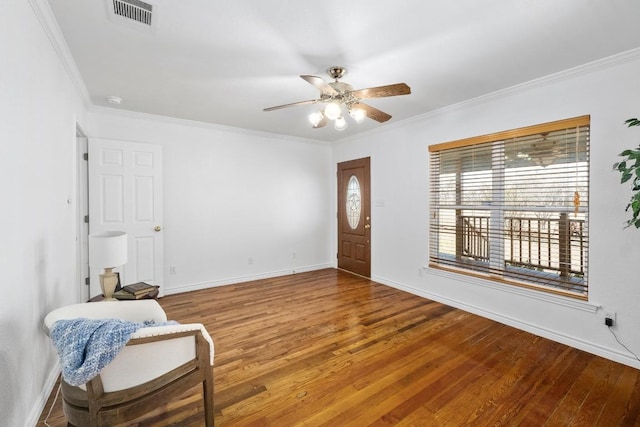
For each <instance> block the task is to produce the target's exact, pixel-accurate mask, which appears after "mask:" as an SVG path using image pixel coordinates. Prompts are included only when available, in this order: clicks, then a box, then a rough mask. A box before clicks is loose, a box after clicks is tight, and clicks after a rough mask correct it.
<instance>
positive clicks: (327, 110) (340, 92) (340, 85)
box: [264, 66, 411, 130]
mask: <svg viewBox="0 0 640 427" xmlns="http://www.w3.org/2000/svg"><path fill="white" fill-rule="evenodd" d="M346 72H347V70H346V68H344V67H339V66H335V67H330V68H329V69H328V70H327V73H328V74H329V76H330V77H331V78H332V79H334V81H332V82H328V83H327V82H326V81H325V80H324V79H322V78H321V77H318V76H310V75H301V76H300V77H301V78H302V79H303V80H305V81H306V82H308V83H310V84H311V85H313V86H314V87H315V88H316V89H318V90H319V91H320V97H319V98H316V99H310V100H308V101H299V102H294V103H291V104H284V105H277V106H275V107H269V108H265V109H264V111H273V110H279V109H281V108H288V107H295V106H298V105H307V104H315V103H318V102H323V103H326V104H327V105H326V107H324V109H323V110H322V111H318V112H315V113H312V114H310V115H309V121H310V122H311V124H312V125H313V127H314V128H321V127H323V126H326V124H327V123H328V122H329V120H335V128H336V129H337V130H344V129H346V127H347V122H346V120H345V119H344V117H343V116H342V107H343V106H344V107H345V108H346V110H347V112H348V113H349V115H350V116H351V117H352V118H353V119H354V120H355V121H356V122H357V123H361V122H362V121H363V120H364V118H365V117H368V118H370V119H372V120H375V121H377V122H380V123H383V122H386V121H387V120H389V119H390V118H391V116H390V115H389V114H387V113H385V112H384V111H380V110H378V109H377V108H374V107H372V106H370V105H368V104H365V103H363V102H360V100H362V99H371V98H385V97H388V96H397V95H409V94H410V93H411V88H410V87H409V86H407V84H406V83H396V84H392V85H386V86H376V87H371V88H368V89H358V90H353V87H351V85H350V84H348V83H344V82H341V81H339V80H340V78H342V76H344V75H345V74H346Z"/></svg>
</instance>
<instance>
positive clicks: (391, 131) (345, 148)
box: [334, 51, 640, 367]
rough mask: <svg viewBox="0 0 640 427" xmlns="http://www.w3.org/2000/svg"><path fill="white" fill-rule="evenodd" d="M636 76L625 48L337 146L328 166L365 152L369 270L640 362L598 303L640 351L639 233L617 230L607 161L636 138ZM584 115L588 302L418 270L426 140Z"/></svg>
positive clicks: (638, 67)
mask: <svg viewBox="0 0 640 427" xmlns="http://www.w3.org/2000/svg"><path fill="white" fill-rule="evenodd" d="M639 74H640V51H636V52H628V53H627V54H624V55H620V56H618V57H615V58H609V59H607V60H603V61H600V62H598V63H594V64H590V65H588V66H585V67H581V68H578V69H574V70H571V71H568V72H565V73H561V74H558V75H555V76H551V77H549V78H546V79H541V80H538V81H536V82H531V83H529V84H526V85H522V86H520V87H518V88H512V89H511V90H508V91H503V92H501V93H497V94H492V95H490V96H486V97H483V98H480V99H476V100H472V101H469V102H466V103H463V104H460V105H457V106H454V107H451V108H448V109H444V110H441V111H438V112H435V113H432V114H429V115H426V116H423V117H421V118H418V119H415V120H411V121H407V122H404V123H396V124H395V125H394V127H389V128H387V129H388V130H385V131H381V132H377V133H371V134H368V135H364V136H360V137H358V138H354V139H352V140H349V141H344V142H342V143H341V144H339V145H337V146H335V148H334V163H337V162H341V161H345V160H349V159H353V158H358V157H365V156H371V161H372V166H371V173H372V185H371V187H372V196H371V198H372V201H373V208H372V209H373V214H372V219H371V221H372V229H371V230H372V276H373V278H374V279H375V280H378V281H380V282H382V283H386V284H389V285H392V286H396V287H399V288H402V289H405V290H408V291H410V292H414V293H416V294H419V295H423V296H426V297H429V298H432V299H434V300H439V301H442V302H445V303H447V304H451V305H454V306H457V307H460V308H463V309H465V310H468V311H471V312H475V313H478V314H481V315H484V316H487V317H489V318H493V319H495V320H498V321H501V322H504V323H507V324H510V325H513V326H517V327H519V328H522V329H524V330H528V331H531V332H534V333H536V334H539V335H542V336H546V337H549V338H551V339H554V340H557V341H560V342H564V343H567V344H570V345H573V346H575V347H578V348H581V349H585V350H587V351H590V352H593V353H596V354H599V355H602V356H605V357H608V358H611V359H613V360H617V361H620V362H623V363H626V364H629V365H632V366H636V367H640V363H638V361H637V360H635V358H633V357H632V356H631V355H629V353H627V352H625V351H624V349H623V348H622V347H621V346H620V345H619V344H617V343H616V342H615V340H614V337H613V336H612V335H611V334H610V333H609V331H608V330H607V328H606V327H605V326H604V320H603V314H602V311H603V309H602V308H598V307H600V306H601V307H604V308H605V309H606V310H607V311H614V312H617V327H615V328H614V331H615V332H616V333H617V334H618V336H619V337H620V339H621V341H622V342H623V343H625V344H626V345H627V346H628V347H629V348H631V349H632V350H633V351H634V352H635V353H636V354H640V335H639V334H638V333H637V331H638V327H639V326H640V310H638V301H639V300H640V299H639V298H640V280H638V277H637V274H636V273H635V270H636V265H637V262H638V260H639V259H640V230H636V229H623V225H624V222H625V220H626V219H627V214H626V213H625V212H624V208H625V206H626V204H627V202H628V199H629V197H630V195H631V193H630V191H629V187H625V186H622V185H620V184H619V174H617V173H616V172H613V171H612V168H611V166H612V164H613V163H614V162H616V161H617V154H618V153H620V152H621V151H622V150H623V149H625V148H632V147H637V146H638V142H640V130H639V129H637V128H632V129H627V128H626V127H625V126H624V125H623V122H624V120H625V119H627V118H630V117H638V115H640V103H638V99H640V84H638V79H637V76H638V75H639ZM585 114H590V115H591V174H590V186H591V188H590V229H589V233H590V250H589V276H590V277H589V302H588V303H580V302H575V301H573V300H571V299H568V298H562V297H545V296H542V297H540V296H539V293H536V292H531V291H525V290H522V291H521V290H518V289H516V290H513V288H510V287H506V286H501V285H495V286H494V285H492V284H490V283H487V282H484V281H482V280H474V279H465V278H460V277H459V276H456V275H453V274H446V273H442V272H438V271H435V270H432V269H428V268H427V269H422V268H421V267H422V266H425V265H426V264H427V259H428V231H427V230H428V225H429V218H428V201H429V186H428V183H429V180H428V151H427V149H428V146H429V145H431V144H436V143H440V142H446V141H451V140H456V139H461V138H466V137H472V136H476V135H483V134H488V133H493V132H498V131H502V130H508V129H514V128H518V127H523V126H528V125H534V124H538V123H544V122H550V121H554V120H559V119H565V118H570V117H576V116H580V115H585ZM382 202H383V203H384V207H376V204H378V205H380V204H382ZM632 270H633V271H632Z"/></svg>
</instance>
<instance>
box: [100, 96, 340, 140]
mask: <svg viewBox="0 0 640 427" xmlns="http://www.w3.org/2000/svg"><path fill="white" fill-rule="evenodd" d="M87 112H88V113H90V114H103V115H109V116H119V117H123V118H127V119H132V120H148V121H154V122H162V123H166V124H170V125H177V126H186V127H191V128H201V129H210V130H216V131H221V132H231V133H235V134H242V135H249V136H254V137H259V138H267V139H278V140H280V141H282V140H285V141H294V142H302V143H305V144H315V145H325V146H328V145H330V144H331V142H330V141H323V140H319V139H309V138H300V137H296V136H291V135H284V134H279V133H270V132H261V131H257V130H252V129H246V128H238V127H233V126H226V125H220V124H216V123H209V122H201V121H197V120H189V119H181V118H176V117H169V116H161V115H156V114H150V113H141V112H138V111H131V110H123V109H117V108H109V107H102V106H97V105H92V106H91V107H90V108H88V110H87Z"/></svg>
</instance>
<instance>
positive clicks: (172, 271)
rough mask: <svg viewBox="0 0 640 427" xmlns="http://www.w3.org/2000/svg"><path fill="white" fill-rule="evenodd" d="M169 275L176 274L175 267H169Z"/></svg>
mask: <svg viewBox="0 0 640 427" xmlns="http://www.w3.org/2000/svg"><path fill="white" fill-rule="evenodd" d="M169 274H176V266H175V265H172V266H170V267H169Z"/></svg>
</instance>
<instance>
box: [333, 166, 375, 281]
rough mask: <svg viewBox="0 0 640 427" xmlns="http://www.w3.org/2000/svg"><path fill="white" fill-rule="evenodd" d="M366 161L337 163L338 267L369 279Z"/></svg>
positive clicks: (368, 207) (369, 248) (367, 167)
mask: <svg viewBox="0 0 640 427" xmlns="http://www.w3.org/2000/svg"><path fill="white" fill-rule="evenodd" d="M369 164H370V159H369V157H366V158H364V159H358V160H351V161H348V162H343V163H338V268H340V269H343V270H347V271H350V272H352V273H355V274H359V275H361V276H365V277H371V201H370V199H371V190H370V188H371V186H370V176H369Z"/></svg>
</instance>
